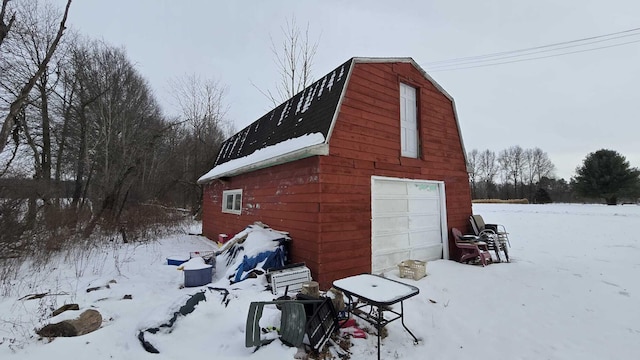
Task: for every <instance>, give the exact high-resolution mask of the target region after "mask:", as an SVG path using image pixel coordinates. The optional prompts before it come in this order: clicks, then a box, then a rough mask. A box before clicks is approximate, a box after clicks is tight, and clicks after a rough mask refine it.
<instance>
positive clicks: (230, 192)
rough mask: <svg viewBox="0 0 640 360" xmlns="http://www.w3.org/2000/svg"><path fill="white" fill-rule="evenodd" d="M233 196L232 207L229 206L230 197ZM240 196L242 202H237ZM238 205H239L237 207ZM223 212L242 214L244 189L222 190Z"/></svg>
mask: <svg viewBox="0 0 640 360" xmlns="http://www.w3.org/2000/svg"><path fill="white" fill-rule="evenodd" d="M229 196H232V204H231V208H228V205H229V203H228V199H227V198H228V197H229ZM238 197H239V198H240V203H239V204H237V201H238ZM236 205H238V207H237V208H236ZM222 212H223V213H228V214H236V215H240V214H242V189H233V190H224V191H222Z"/></svg>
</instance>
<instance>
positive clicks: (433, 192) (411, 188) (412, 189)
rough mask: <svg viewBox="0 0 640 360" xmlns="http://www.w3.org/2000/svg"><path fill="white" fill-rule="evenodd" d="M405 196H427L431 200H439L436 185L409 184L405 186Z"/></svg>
mask: <svg viewBox="0 0 640 360" xmlns="http://www.w3.org/2000/svg"><path fill="white" fill-rule="evenodd" d="M407 194H409V195H412V196H416V195H417V196H421V197H422V196H428V197H431V198H435V199H438V198H440V192H439V191H438V185H437V184H426V183H409V184H408V186H407Z"/></svg>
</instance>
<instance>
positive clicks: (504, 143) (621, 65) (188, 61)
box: [55, 0, 640, 180]
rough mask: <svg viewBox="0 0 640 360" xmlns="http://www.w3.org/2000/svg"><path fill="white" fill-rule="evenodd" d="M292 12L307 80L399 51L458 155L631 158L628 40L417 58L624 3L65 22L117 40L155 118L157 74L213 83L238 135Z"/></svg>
mask: <svg viewBox="0 0 640 360" xmlns="http://www.w3.org/2000/svg"><path fill="white" fill-rule="evenodd" d="M55 1H56V2H59V3H60V5H61V6H62V5H63V4H64V1H63V0H55ZM292 15H295V17H296V19H297V22H298V23H299V24H302V25H304V24H306V23H307V22H308V23H309V26H310V31H311V36H312V37H313V38H319V46H318V53H317V55H316V58H315V67H314V75H315V77H316V78H319V77H321V76H323V75H324V74H325V73H327V72H328V71H330V70H331V69H333V68H335V67H336V66H337V65H339V64H341V63H342V62H344V61H345V60H347V59H349V58H350V57H353V56H389V57H400V56H402V57H404V56H410V57H413V58H414V59H415V60H416V61H417V62H418V63H419V64H421V66H422V67H423V68H425V69H426V70H427V72H429V73H430V75H432V77H433V78H434V79H436V81H438V82H439V83H440V85H442V86H443V87H444V88H445V89H446V90H447V92H449V93H450V94H451V95H452V96H453V97H454V98H455V101H456V105H457V109H458V115H459V120H460V126H461V128H462V134H463V137H464V142H465V146H466V149H467V151H470V150H472V149H474V148H477V149H479V150H482V149H486V148H488V149H491V150H494V151H496V152H498V151H499V150H502V149H505V148H507V147H509V146H511V145H520V146H522V147H523V148H532V147H540V148H541V149H542V150H544V151H546V152H547V153H548V154H549V156H550V158H551V160H552V161H553V162H554V164H555V165H556V167H557V171H556V175H557V176H559V177H563V178H565V179H567V180H568V179H569V178H570V177H571V176H573V175H574V170H575V168H576V166H578V165H580V164H581V162H582V160H583V159H584V157H585V156H586V155H587V154H588V153H589V152H593V151H596V150H598V149H601V148H610V149H614V150H617V151H619V152H620V153H622V154H623V155H625V156H626V157H627V159H628V160H629V161H630V162H631V165H632V166H635V167H640V118H639V115H640V95H639V94H640V92H639V91H638V90H637V86H638V84H639V83H640V71H639V69H640V65H638V64H640V42H637V43H632V44H628V45H624V46H618V47H610V48H607V49H602V50H597V51H588V52H581V53H577V54H571V55H565V56H555V57H550V58H546V59H539V60H534V61H524V62H517V63H510V64H504V65H499V66H492V67H477V68H473V69H462V70H455V71H440V72H436V71H431V70H430V66H429V63H430V62H434V61H439V60H447V59H455V58H460V57H467V56H475V55H483V54H488V53H495V52H501V51H510V50H517V49H522V48H530V47H535V46H541V45H547V44H551V43H557V42H563V41H570V40H574V39H580V38H586V37H591V36H598V35H603V34H608V33H613V32H618V31H624V30H628V29H633V28H638V27H640V2H639V1H637V0H624V1H623V0H600V1H596V0H564V1H559V0H537V1H512V0H484V1H475V0H466V1H452V0H422V1H388V0H387V1H374V0H363V1H353V0H351V1H337V0H324V1H316V2H312V1H300V0H298V1H226V2H222V1H208V0H183V1H175V0H110V1H82V0H75V1H74V2H73V3H72V6H71V10H70V17H69V21H70V23H71V24H72V25H73V27H74V28H76V29H77V30H78V31H79V32H80V33H82V34H84V35H87V36H90V37H92V38H101V39H104V40H105V41H107V42H108V43H110V44H113V45H118V46H120V45H121V46H124V47H125V48H126V50H127V53H128V55H129V57H130V58H131V60H132V61H133V62H134V63H136V64H137V66H138V69H139V70H140V72H141V73H142V75H143V76H145V77H146V78H147V79H148V80H149V82H150V84H151V86H152V88H153V89H154V91H155V92H156V94H157V96H158V99H159V100H160V101H161V103H162V105H163V108H164V109H165V111H166V112H167V113H168V114H171V113H175V107H174V106H173V105H172V104H171V103H172V97H171V90H170V87H169V79H171V78H175V77H179V76H181V75H183V74H185V73H196V74H199V75H202V76H203V77H205V78H217V79H219V80H220V81H221V83H223V84H225V85H226V86H228V93H227V98H226V100H227V103H228V106H229V109H230V110H229V112H228V117H229V119H230V120H231V121H233V122H234V123H235V125H236V128H237V129H238V130H239V129H241V128H243V127H245V126H246V125H248V124H249V123H251V122H253V121H254V120H256V119H257V118H259V117H260V116H262V115H263V114H264V113H266V112H267V111H268V110H270V108H271V103H270V101H269V100H268V99H267V98H265V97H264V96H263V95H262V94H260V92H259V91H258V90H256V89H255V87H253V86H252V85H251V83H252V82H253V83H255V84H256V85H257V86H259V87H261V88H264V89H268V88H273V84H274V83H275V82H276V81H277V78H278V73H277V69H276V66H275V64H274V62H273V56H272V54H271V49H270V46H271V43H270V35H271V36H273V37H274V39H278V38H279V36H280V34H281V33H280V28H281V26H283V25H284V23H285V19H286V18H287V17H289V18H290V17H291V16H292ZM635 40H640V36H633V37H627V38H625V39H623V40H622V41H618V42H628V41H635ZM613 43H614V42H603V43H600V44H599V45H600V46H608V45H611V44H613ZM592 47H594V46H592ZM570 50H571V51H575V50H577V49H570ZM570 50H567V51H570ZM540 55H548V53H544V54H540ZM431 69H434V68H433V67H432V68H431Z"/></svg>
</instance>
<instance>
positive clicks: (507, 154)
mask: <svg viewBox="0 0 640 360" xmlns="http://www.w3.org/2000/svg"><path fill="white" fill-rule="evenodd" d="M498 163H499V164H500V169H501V170H502V173H503V176H504V178H505V179H508V180H513V191H514V196H516V197H517V196H518V181H520V180H521V178H522V174H523V171H524V168H523V167H524V164H525V161H524V150H523V149H522V148H521V147H520V146H519V145H516V146H511V147H510V148H508V149H506V150H502V151H501V152H500V155H499V156H498Z"/></svg>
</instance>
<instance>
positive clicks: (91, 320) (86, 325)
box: [36, 310, 102, 337]
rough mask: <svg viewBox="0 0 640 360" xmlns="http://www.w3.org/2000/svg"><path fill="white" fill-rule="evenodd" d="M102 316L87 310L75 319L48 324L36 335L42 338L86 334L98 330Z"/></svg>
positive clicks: (94, 311)
mask: <svg viewBox="0 0 640 360" xmlns="http://www.w3.org/2000/svg"><path fill="white" fill-rule="evenodd" d="M100 325H102V315H100V313H99V312H98V311H96V310H87V311H85V312H83V313H82V314H80V316H79V317H78V318H77V319H74V320H65V321H61V322H59V323H56V324H49V325H46V326H45V327H43V328H42V329H40V330H38V331H36V333H37V334H38V335H40V336H42V337H72V336H80V335H84V334H88V333H90V332H93V331H95V330H97V329H99V328H100Z"/></svg>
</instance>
